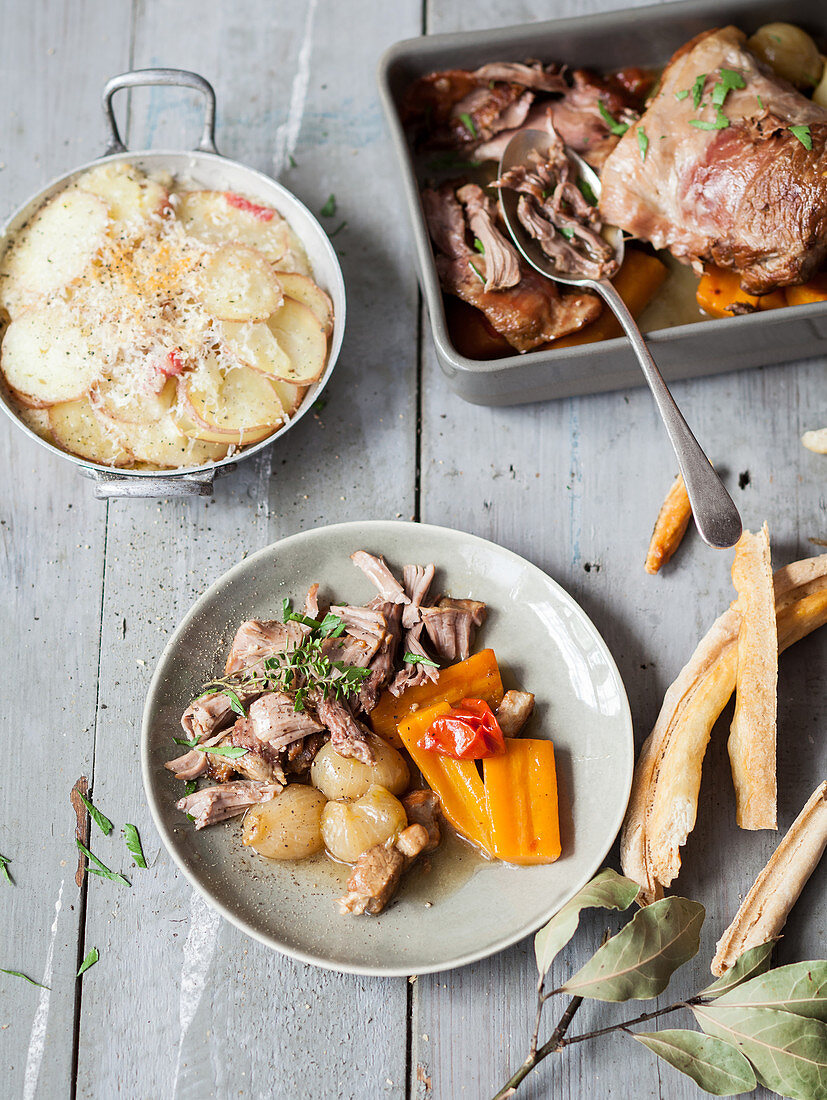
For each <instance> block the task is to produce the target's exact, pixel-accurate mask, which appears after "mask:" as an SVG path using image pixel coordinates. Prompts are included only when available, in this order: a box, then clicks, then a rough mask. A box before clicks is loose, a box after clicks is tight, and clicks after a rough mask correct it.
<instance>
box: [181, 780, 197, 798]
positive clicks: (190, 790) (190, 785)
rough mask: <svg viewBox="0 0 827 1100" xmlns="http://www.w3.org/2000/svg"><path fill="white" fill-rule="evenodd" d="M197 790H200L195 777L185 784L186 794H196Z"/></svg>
mask: <svg viewBox="0 0 827 1100" xmlns="http://www.w3.org/2000/svg"><path fill="white" fill-rule="evenodd" d="M197 790H198V784H197V783H196V781H195V780H194V779H188V780H187V781H186V783H185V784H184V794H185V795H190V794H195V792H196V791H197Z"/></svg>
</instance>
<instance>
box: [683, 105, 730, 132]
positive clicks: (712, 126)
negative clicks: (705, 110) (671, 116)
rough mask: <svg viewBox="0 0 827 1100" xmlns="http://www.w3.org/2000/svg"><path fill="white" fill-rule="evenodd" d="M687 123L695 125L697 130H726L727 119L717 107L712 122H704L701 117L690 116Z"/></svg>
mask: <svg viewBox="0 0 827 1100" xmlns="http://www.w3.org/2000/svg"><path fill="white" fill-rule="evenodd" d="M689 125H690V126H695V127H697V129H699V130H726V128H727V126H729V119H728V118H727V116H726V115H725V114H724V112H723V111H722V110H721V108H720V107H719V108H718V115H717V117H716V119H715V121H714V122H705V121H704V120H703V119H702V118H690V120H689Z"/></svg>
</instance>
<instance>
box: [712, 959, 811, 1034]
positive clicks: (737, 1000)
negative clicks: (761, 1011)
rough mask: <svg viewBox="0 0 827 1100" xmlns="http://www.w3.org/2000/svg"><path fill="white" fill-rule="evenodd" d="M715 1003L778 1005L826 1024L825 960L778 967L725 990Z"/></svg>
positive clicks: (782, 1008) (754, 1005) (755, 1006)
mask: <svg viewBox="0 0 827 1100" xmlns="http://www.w3.org/2000/svg"><path fill="white" fill-rule="evenodd" d="M733 969H734V968H733ZM717 1003H718V1004H727V1005H733V1006H738V1007H742V1006H743V1007H746V1006H750V1007H754V1008H778V1009H781V1010H782V1011H784V1012H792V1013H793V1015H795V1016H806V1017H807V1018H809V1019H812V1020H821V1021H822V1022H823V1023H827V959H816V960H813V961H812V962H797V963H790V964H789V966H778V967H776V968H775V970H770V971H768V972H767V973H766V974H760V975H759V976H758V977H756V978H752V979H751V981H748V982H744V984H743V985H739V986H738V987H737V988H735V989H732V990H730V991H729V992H728V993H725V994H724V995H723V996H721V997H719V998H718V1001H717Z"/></svg>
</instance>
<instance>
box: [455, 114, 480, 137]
mask: <svg viewBox="0 0 827 1100" xmlns="http://www.w3.org/2000/svg"><path fill="white" fill-rule="evenodd" d="M459 120H460V122H461V123H462V125H463V126H464V127H465V129H466V130H467V131H468V133H469V134H470V135H471V137H473V138H475V137H476V136H477V128H476V126H475V125H474V120H473V118H471V116H470V115H469V114H468V112H467V111H464V112H463V113H462V114H461V115H460V116H459Z"/></svg>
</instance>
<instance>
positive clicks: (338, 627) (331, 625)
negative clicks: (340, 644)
mask: <svg viewBox="0 0 827 1100" xmlns="http://www.w3.org/2000/svg"><path fill="white" fill-rule="evenodd" d="M319 630H320V631H321V635H322V637H323V638H338V637H339V636H340V635H342V634H344V632H345V620H344V619H342V618H340V617H339V616H338V615H333V614H331V613H330V612H329V611H328V613H327V614H326V615H325V617H324V618H323V619H322V621H321V623H320V624H319Z"/></svg>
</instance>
